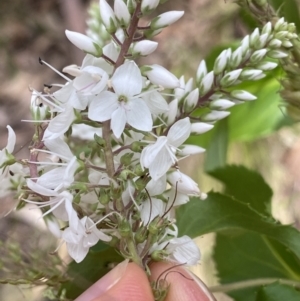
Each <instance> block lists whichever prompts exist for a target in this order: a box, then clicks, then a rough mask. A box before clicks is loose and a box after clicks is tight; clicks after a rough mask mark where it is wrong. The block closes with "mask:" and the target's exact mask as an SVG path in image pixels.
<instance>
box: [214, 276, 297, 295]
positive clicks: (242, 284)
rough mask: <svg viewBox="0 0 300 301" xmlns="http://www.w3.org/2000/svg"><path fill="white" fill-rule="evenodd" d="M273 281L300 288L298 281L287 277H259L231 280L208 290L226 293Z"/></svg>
mask: <svg viewBox="0 0 300 301" xmlns="http://www.w3.org/2000/svg"><path fill="white" fill-rule="evenodd" d="M274 282H278V283H281V284H286V285H290V286H293V287H298V288H300V282H299V281H294V280H288V279H279V278H260V279H251V280H245V281H239V282H233V283H229V284H221V285H216V286H212V287H210V288H209V290H210V291H211V292H213V293H216V292H222V293H226V292H231V291H236V290H241V289H245V288H249V287H255V286H261V285H267V284H271V283H274Z"/></svg>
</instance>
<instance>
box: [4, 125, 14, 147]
mask: <svg viewBox="0 0 300 301" xmlns="http://www.w3.org/2000/svg"><path fill="white" fill-rule="evenodd" d="M6 128H7V130H8V138H7V145H6V149H7V151H8V152H9V153H12V152H13V151H14V148H15V144H16V134H15V132H14V130H13V129H12V128H11V126H10V125H8V126H6Z"/></svg>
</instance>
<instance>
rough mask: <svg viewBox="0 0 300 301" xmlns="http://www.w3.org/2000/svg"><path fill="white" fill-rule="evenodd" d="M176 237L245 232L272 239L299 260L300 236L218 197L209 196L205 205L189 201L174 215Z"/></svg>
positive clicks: (249, 209)
mask: <svg viewBox="0 0 300 301" xmlns="http://www.w3.org/2000/svg"><path fill="white" fill-rule="evenodd" d="M177 225H178V228H179V234H180V235H183V234H186V235H189V236H190V237H197V236H200V235H203V234H206V233H211V232H220V231H225V230H237V229H240V230H247V231H252V232H256V233H259V234H263V235H266V236H268V237H269V238H273V239H275V240H277V241H279V242H280V243H282V244H283V245H284V246H286V247H287V248H288V249H289V250H291V251H292V252H293V253H294V254H296V256H297V257H300V233H299V231H298V230H296V229H295V228H293V227H291V226H283V225H281V224H280V223H278V222H276V221H274V220H273V219H271V218H266V217H265V216H263V215H261V214H259V213H258V212H257V211H255V210H253V209H252V208H251V206H250V205H248V204H245V203H242V202H240V201H237V200H235V199H233V198H231V197H229V196H225V195H221V194H219V193H209V195H208V198H207V199H206V200H205V201H201V200H199V199H197V198H192V199H191V201H190V202H188V203H187V204H185V205H182V206H181V207H180V210H178V212H177Z"/></svg>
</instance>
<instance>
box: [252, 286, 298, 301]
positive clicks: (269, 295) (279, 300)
mask: <svg viewBox="0 0 300 301" xmlns="http://www.w3.org/2000/svg"><path fill="white" fill-rule="evenodd" d="M284 300H286V301H299V300H300V292H299V291H297V290H296V289H295V288H294V287H291V286H288V285H285V284H280V283H273V284H270V285H267V286H264V287H261V288H260V289H259V291H258V294H257V297H256V300H255V301H284Z"/></svg>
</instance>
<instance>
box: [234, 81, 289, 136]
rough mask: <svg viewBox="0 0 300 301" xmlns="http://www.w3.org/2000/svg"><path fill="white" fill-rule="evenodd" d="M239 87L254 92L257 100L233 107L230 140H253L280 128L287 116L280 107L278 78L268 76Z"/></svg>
mask: <svg viewBox="0 0 300 301" xmlns="http://www.w3.org/2000/svg"><path fill="white" fill-rule="evenodd" d="M273 76H276V75H273ZM238 88H241V89H243V90H246V91H249V92H251V93H253V94H254V95H255V96H257V100H255V101H251V102H246V103H243V104H241V105H238V106H235V107H233V108H232V109H231V115H230V118H229V139H230V141H251V140H254V139H257V138H259V137H263V136H266V135H268V134H270V133H272V132H273V131H275V130H276V129H277V128H278V126H277V125H278V124H279V123H282V119H286V118H287V117H286V116H285V115H284V114H283V112H282V110H281V109H280V104H281V98H280V95H279V93H278V91H279V89H280V84H279V82H278V80H277V79H274V78H270V77H267V78H265V79H263V80H260V81H259V82H254V83H253V82H252V83H244V84H243V85H239V86H238Z"/></svg>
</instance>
